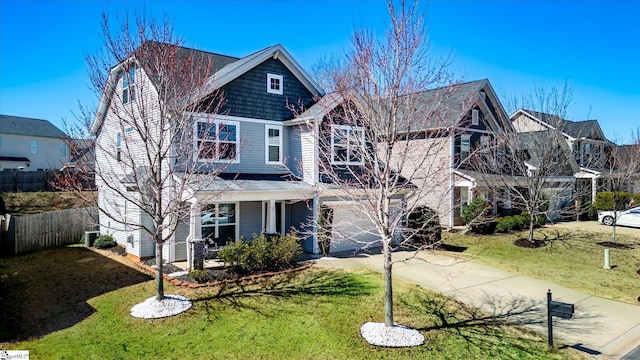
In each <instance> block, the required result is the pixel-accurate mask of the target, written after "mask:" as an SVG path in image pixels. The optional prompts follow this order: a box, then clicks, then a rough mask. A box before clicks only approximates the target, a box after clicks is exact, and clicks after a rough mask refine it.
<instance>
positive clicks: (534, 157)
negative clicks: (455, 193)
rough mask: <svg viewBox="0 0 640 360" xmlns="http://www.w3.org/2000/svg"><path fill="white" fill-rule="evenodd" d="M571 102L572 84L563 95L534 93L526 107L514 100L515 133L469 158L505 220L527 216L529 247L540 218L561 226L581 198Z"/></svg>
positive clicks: (549, 90)
mask: <svg viewBox="0 0 640 360" xmlns="http://www.w3.org/2000/svg"><path fill="white" fill-rule="evenodd" d="M571 102H572V90H571V87H570V85H569V84H568V83H565V84H564V86H563V87H562V88H561V89H558V88H556V87H554V86H551V87H548V88H546V87H536V89H535V91H534V92H533V94H532V95H530V96H528V97H524V98H523V99H522V102H518V100H517V99H512V108H516V109H517V108H519V110H518V111H516V112H515V113H514V115H512V120H514V126H515V128H516V130H517V132H504V133H502V134H499V135H498V136H497V137H496V140H495V141H494V142H493V143H486V144H482V145H481V146H480V147H478V151H476V152H474V154H473V155H472V156H471V157H470V158H469V164H470V166H471V167H472V168H473V169H474V170H476V171H477V173H478V175H479V177H480V178H482V179H483V183H484V184H486V186H487V187H488V191H489V193H491V194H492V195H493V197H492V201H493V205H494V206H495V207H496V208H498V209H499V210H500V211H501V212H502V213H503V214H506V215H508V214H509V213H510V212H511V211H512V210H518V211H526V212H528V213H529V226H528V235H527V239H528V240H529V241H530V242H533V241H534V228H535V227H536V225H537V223H538V221H539V217H545V218H548V219H551V220H557V219H558V218H559V217H561V216H562V215H566V214H563V213H562V212H563V211H565V210H566V209H567V208H571V204H572V203H573V199H574V198H575V197H576V196H577V193H576V192H575V191H574V187H575V186H574V185H575V177H574V175H575V174H576V173H577V172H578V171H579V170H580V169H579V166H578V165H577V163H576V162H575V159H574V156H573V155H572V153H571V148H569V146H568V143H567V141H566V139H565V138H564V134H563V129H564V126H565V120H564V119H565V117H566V114H567V111H568V109H569V107H570V105H571ZM514 105H515V106H514ZM530 109H535V110H530ZM534 118H535V119H537V120H541V121H542V122H544V123H545V124H546V125H542V124H541V123H539V122H538V121H537V120H535V121H534V120H532V119H534Z"/></svg>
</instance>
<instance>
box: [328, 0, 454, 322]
mask: <svg viewBox="0 0 640 360" xmlns="http://www.w3.org/2000/svg"><path fill="white" fill-rule="evenodd" d="M388 8H389V13H390V15H391V16H390V21H391V23H390V27H389V29H388V31H387V33H386V35H385V38H384V39H382V40H380V41H379V40H377V39H376V38H375V36H374V34H373V33H371V32H368V31H358V32H356V33H355V34H354V36H353V39H352V42H353V51H352V52H351V53H350V54H349V55H348V59H347V61H346V66H345V67H342V68H341V69H340V70H337V67H334V68H332V70H333V71H332V72H331V76H330V77H328V78H330V79H332V84H331V88H333V89H335V92H334V93H332V94H329V95H327V96H326V97H325V98H324V99H323V101H326V102H327V103H328V104H334V105H335V104H339V105H338V106H335V107H331V108H330V109H329V110H330V111H329V110H327V115H326V116H325V118H324V121H323V122H322V124H321V125H320V126H319V134H320V135H319V137H318V141H319V154H318V158H319V164H320V165H319V166H320V175H319V176H320V182H321V183H324V184H326V185H325V186H326V187H327V189H328V190H329V191H330V192H331V194H332V195H333V196H335V197H337V198H339V199H340V200H342V201H347V202H349V203H352V204H354V207H355V208H356V209H357V211H358V212H360V213H361V214H366V216H367V218H368V220H369V223H370V224H369V225H370V226H369V225H367V226H364V225H362V224H357V223H355V222H354V223H353V224H352V227H351V229H352V230H353V231H352V232H351V233H349V234H343V235H344V236H345V237H349V238H350V239H352V241H356V242H357V241H358V240H357V239H358V238H359V237H358V236H359V235H362V234H363V233H364V232H367V233H368V234H369V235H375V236H376V237H377V238H379V240H378V241H375V242H361V248H362V249H367V248H370V247H373V246H375V247H378V246H380V247H381V248H382V252H383V256H384V319H385V325H386V326H387V327H390V326H393V325H394V316H393V289H392V267H393V264H394V263H395V262H398V261H406V260H408V259H395V260H394V259H392V252H393V251H394V250H395V249H397V248H399V247H402V246H411V245H413V246H414V248H415V249H423V248H426V247H427V246H429V245H433V244H425V243H420V242H419V241H418V242H416V241H414V240H416V239H417V238H418V237H419V235H420V233H421V230H424V228H422V229H421V228H418V229H413V230H409V229H406V228H405V226H404V220H405V217H404V216H403V214H411V213H414V212H416V211H418V209H419V207H420V206H421V205H423V204H424V201H425V198H427V197H430V198H433V199H438V200H440V201H439V202H444V199H446V198H447V196H448V195H449V194H450V191H451V188H450V170H451V167H450V158H446V157H441V156H439V154H441V153H443V151H444V152H445V153H448V150H449V146H450V142H449V140H450V134H452V129H454V128H455V127H456V124H455V123H452V122H447V121H448V120H449V119H450V117H449V116H448V115H450V114H449V113H448V112H447V111H446V110H447V109H446V106H444V103H445V101H444V100H445V98H446V94H445V92H437V93H429V94H427V93H425V91H426V90H428V89H432V88H434V87H437V86H440V85H445V84H446V85H449V84H450V81H451V78H452V76H451V74H450V73H449V72H448V71H447V66H448V64H449V61H448V58H436V57H434V56H433V55H431V53H430V51H429V39H428V38H427V34H426V31H425V28H424V24H423V19H422V16H421V9H420V7H419V6H418V5H417V4H416V3H414V4H413V5H412V6H406V5H405V4H404V2H403V3H402V4H401V6H399V7H395V5H394V4H393V3H392V2H391V1H390V2H388ZM425 97H429V101H425ZM458 105H460V104H458ZM414 183H418V184H419V185H423V184H426V183H429V186H416V185H415V184H414ZM400 199H404V202H400V201H399V200H400ZM430 216H434V213H432V214H431V215H430ZM331 217H332V216H331V214H328V215H325V216H324V217H321V218H323V219H324V218H329V219H330V218H331ZM334 220H335V219H334ZM342 220H343V221H348V220H345V219H342ZM427 220H428V219H427ZM323 223H324V222H323ZM323 223H321V224H317V225H318V226H319V227H322V225H323ZM425 223H428V221H425V222H423V224H425ZM371 224H372V225H371ZM422 226H426V225H422ZM321 230H322V229H319V230H318V231H319V232H321ZM416 253H417V252H416ZM416 253H414V254H413V255H412V257H413V256H416Z"/></svg>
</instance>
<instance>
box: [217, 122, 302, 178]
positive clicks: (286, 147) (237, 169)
mask: <svg viewBox="0 0 640 360" xmlns="http://www.w3.org/2000/svg"><path fill="white" fill-rule="evenodd" d="M266 126H267V125H266V124H263V123H256V122H248V121H239V133H238V139H239V145H238V146H239V149H240V161H239V162H238V163H232V164H228V166H227V164H222V165H221V164H218V163H212V164H211V165H210V166H208V168H209V169H211V171H215V170H216V169H220V166H223V167H224V172H225V173H246V174H288V173H289V170H288V169H287V166H286V165H272V164H266V159H265V152H266V148H265V146H266V144H265V132H266ZM289 132H290V129H289V127H287V126H283V127H282V154H283V163H284V164H287V159H288V157H289V156H288V154H289V151H290V144H289Z"/></svg>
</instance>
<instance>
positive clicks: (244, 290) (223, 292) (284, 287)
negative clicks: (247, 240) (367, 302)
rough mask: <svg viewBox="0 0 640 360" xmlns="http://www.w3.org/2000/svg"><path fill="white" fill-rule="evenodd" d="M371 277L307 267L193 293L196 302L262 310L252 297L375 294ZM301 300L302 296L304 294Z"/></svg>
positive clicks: (374, 286) (291, 298) (290, 298)
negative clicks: (250, 281) (295, 271)
mask: <svg viewBox="0 0 640 360" xmlns="http://www.w3.org/2000/svg"><path fill="white" fill-rule="evenodd" d="M376 288H377V286H376V285H375V283H374V281H373V279H372V278H370V277H368V276H363V275H362V274H353V273H349V272H343V271H333V270H305V271H304V272H302V273H291V274H283V275H278V276H274V277H271V278H266V279H261V280H260V281H258V282H252V283H249V284H244V283H241V282H240V283H237V284H229V285H223V286H220V287H218V288H215V289H214V288H209V289H208V290H205V293H202V295H201V296H200V297H198V296H193V297H192V300H193V302H194V303H198V302H203V303H205V306H206V307H207V309H208V308H210V307H211V306H214V303H217V304H224V306H225V307H228V306H234V307H238V308H245V309H251V310H254V311H256V312H258V313H262V312H261V309H260V306H259V305H257V306H253V305H251V304H255V302H252V301H246V300H249V299H251V298H253V297H256V296H259V297H265V296H266V297H272V298H287V299H288V300H295V299H294V298H295V296H297V295H304V296H342V297H353V296H361V295H369V294H372V293H373V292H374V291H375V290H376ZM301 301H304V300H302V298H301Z"/></svg>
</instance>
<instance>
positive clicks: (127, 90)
mask: <svg viewBox="0 0 640 360" xmlns="http://www.w3.org/2000/svg"><path fill="white" fill-rule="evenodd" d="M135 82H136V68H135V66H132V67H131V68H130V69H129V71H127V72H126V73H125V74H124V76H123V77H122V102H123V103H125V104H128V103H129V102H131V101H134V100H135V99H136V93H135V91H134V85H135Z"/></svg>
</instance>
